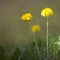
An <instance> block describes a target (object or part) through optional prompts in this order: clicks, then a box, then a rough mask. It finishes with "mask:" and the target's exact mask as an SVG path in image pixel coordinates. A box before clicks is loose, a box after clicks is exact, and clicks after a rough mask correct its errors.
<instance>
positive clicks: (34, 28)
mask: <svg viewBox="0 0 60 60" xmlns="http://www.w3.org/2000/svg"><path fill="white" fill-rule="evenodd" d="M40 29H41V28H40V26H39V25H33V26H32V32H34V33H35V32H38V31H40Z"/></svg>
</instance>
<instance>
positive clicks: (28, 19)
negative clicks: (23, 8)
mask: <svg viewBox="0 0 60 60" xmlns="http://www.w3.org/2000/svg"><path fill="white" fill-rule="evenodd" d="M21 19H22V20H23V21H30V20H31V19H32V15H31V13H25V14H23V15H22V16H21Z"/></svg>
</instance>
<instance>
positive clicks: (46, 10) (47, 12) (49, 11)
mask: <svg viewBox="0 0 60 60" xmlns="http://www.w3.org/2000/svg"><path fill="white" fill-rule="evenodd" d="M53 13H54V12H53V10H52V9H51V8H44V9H43V10H42V11H41V15H42V16H43V17H49V16H51V15H53Z"/></svg>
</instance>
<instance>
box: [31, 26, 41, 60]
mask: <svg viewBox="0 0 60 60" xmlns="http://www.w3.org/2000/svg"><path fill="white" fill-rule="evenodd" d="M40 30H41V27H40V26H39V25H33V26H32V32H33V33H37V32H39V31H40ZM34 36H35V35H34ZM35 38H36V36H35V37H33V41H34V43H35V46H36V49H37V52H38V55H39V59H40V60H41V57H40V51H39V47H38V45H37V42H36V39H35Z"/></svg>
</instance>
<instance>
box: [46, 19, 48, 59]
mask: <svg viewBox="0 0 60 60" xmlns="http://www.w3.org/2000/svg"><path fill="white" fill-rule="evenodd" d="M46 48H47V58H48V19H47V29H46Z"/></svg>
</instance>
